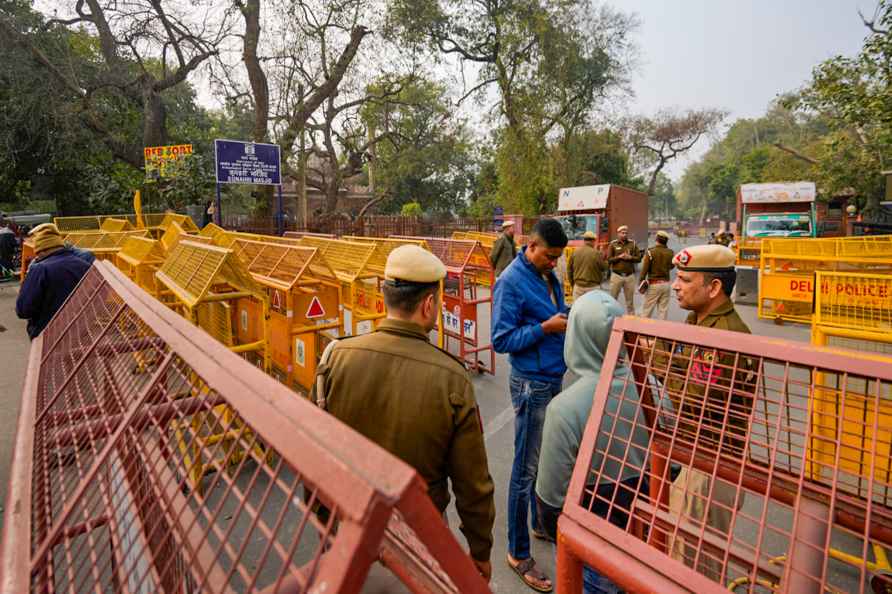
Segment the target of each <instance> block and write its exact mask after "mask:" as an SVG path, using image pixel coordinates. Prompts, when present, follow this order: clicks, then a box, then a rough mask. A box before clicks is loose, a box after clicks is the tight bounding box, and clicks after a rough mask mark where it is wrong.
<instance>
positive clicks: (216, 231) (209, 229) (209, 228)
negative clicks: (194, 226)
mask: <svg viewBox="0 0 892 594" xmlns="http://www.w3.org/2000/svg"><path fill="white" fill-rule="evenodd" d="M224 233H226V229H224V228H223V227H221V226H219V225H216V224H214V223H208V224H207V225H205V226H204V227H202V229H201V231H199V232H198V234H199V235H201V236H202V237H210V238H211V239H213V238H215V237H217V236H219V235H221V234H224Z"/></svg>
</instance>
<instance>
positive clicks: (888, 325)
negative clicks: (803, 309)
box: [814, 272, 892, 332]
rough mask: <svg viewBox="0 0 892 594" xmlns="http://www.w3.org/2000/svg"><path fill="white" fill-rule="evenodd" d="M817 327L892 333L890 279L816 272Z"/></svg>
mask: <svg viewBox="0 0 892 594" xmlns="http://www.w3.org/2000/svg"><path fill="white" fill-rule="evenodd" d="M815 285H816V286H817V287H819V288H820V292H819V293H818V294H817V295H816V303H815V318H814V321H815V323H816V324H820V325H822V326H828V325H829V326H841V327H844V328H851V329H853V330H869V331H879V332H890V331H892V275H879V274H853V273H841V272H818V273H817V280H816V283H815Z"/></svg>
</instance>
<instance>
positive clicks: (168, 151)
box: [143, 144, 192, 179]
mask: <svg viewBox="0 0 892 594" xmlns="http://www.w3.org/2000/svg"><path fill="white" fill-rule="evenodd" d="M191 154H192V145H191V144H170V145H167V146H147V147H145V148H144V149H143V157H144V158H145V164H146V178H147V179H158V178H161V177H165V170H166V169H167V166H168V165H169V164H170V163H172V162H174V161H176V160H178V159H182V158H185V157H188V156H189V155H191Z"/></svg>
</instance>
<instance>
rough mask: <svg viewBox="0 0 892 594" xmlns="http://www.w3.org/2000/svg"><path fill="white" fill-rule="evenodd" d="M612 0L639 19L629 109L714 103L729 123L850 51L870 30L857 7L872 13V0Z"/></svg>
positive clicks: (701, 148) (678, 171) (756, 111)
mask: <svg viewBox="0 0 892 594" xmlns="http://www.w3.org/2000/svg"><path fill="white" fill-rule="evenodd" d="M609 1H611V4H613V5H614V6H615V7H616V8H619V9H620V10H623V11H626V12H634V13H637V14H638V16H639V17H640V20H641V22H642V23H641V27H640V29H639V31H638V35H637V38H638V44H639V48H640V66H639V68H638V72H637V74H636V75H635V76H634V77H633V79H632V89H633V91H634V93H635V98H634V100H633V101H632V102H631V107H630V111H632V112H635V113H653V112H655V111H657V110H659V109H661V108H665V107H673V106H676V107H682V108H689V107H717V108H723V109H726V110H729V111H730V112H731V113H730V116H729V117H728V119H727V120H726V122H727V123H731V122H733V121H734V120H736V119H737V118H746V117H758V116H760V115H762V114H763V113H764V112H765V109H766V107H767V106H768V104H769V103H770V102H771V101H772V100H773V99H774V98H775V97H776V96H777V95H779V94H781V93H783V92H786V91H791V90H795V89H797V88H799V87H801V86H802V85H803V84H804V83H805V82H807V81H808V80H809V78H810V75H811V71H812V68H813V67H814V66H815V65H817V64H818V63H820V62H822V61H823V60H826V59H827V58H830V57H833V56H835V55H840V54H841V55H849V56H851V55H855V54H856V53H857V52H858V51H859V50H860V48H861V45H862V42H863V40H864V37H865V33H866V32H867V29H866V28H865V27H864V25H863V24H862V23H861V19H860V17H859V16H858V9H859V8H860V9H861V12H862V13H864V15H865V16H867V17H868V18H869V17H871V16H872V15H873V12H874V9H875V7H876V3H875V2H874V1H873V0H609ZM708 148H709V140H701V141H700V142H699V143H698V145H696V146H695V147H694V149H693V150H692V151H691V152H690V153H689V155H690V156H689V157H688V158H684V157H681V158H679V159H677V160H676V162H675V163H672V164H671V166H667V173H668V174H669V176H670V177H671V178H672V179H673V180H675V181H677V180H678V179H679V178H680V177H681V175H682V173H684V169H685V167H686V166H687V165H688V164H689V163H690V162H691V161H692V158H693V159H696V158H697V157H699V156H701V155H702V154H703V153H704V152H705V151H706V150H707V149H708Z"/></svg>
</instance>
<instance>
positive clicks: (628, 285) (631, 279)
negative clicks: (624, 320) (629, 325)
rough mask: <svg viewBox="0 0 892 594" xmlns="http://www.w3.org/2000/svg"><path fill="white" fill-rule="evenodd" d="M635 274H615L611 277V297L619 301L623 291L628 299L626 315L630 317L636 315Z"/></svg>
mask: <svg viewBox="0 0 892 594" xmlns="http://www.w3.org/2000/svg"><path fill="white" fill-rule="evenodd" d="M636 280H637V278H636V276H635V275H634V274H630V275H628V276H621V275H619V274H616V273H615V272H614V273H613V274H611V275H610V296H611V297H613V298H614V299H616V300H617V301H618V300H619V292H620V291H622V292H623V294H624V295H625V297H626V313H627V314H629V315H630V316H634V315H635V281H636Z"/></svg>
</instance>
